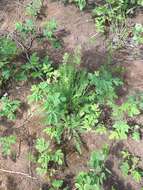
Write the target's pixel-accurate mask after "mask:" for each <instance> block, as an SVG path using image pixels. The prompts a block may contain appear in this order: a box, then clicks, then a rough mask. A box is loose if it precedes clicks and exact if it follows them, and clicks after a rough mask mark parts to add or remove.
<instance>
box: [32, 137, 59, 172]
mask: <svg viewBox="0 0 143 190" xmlns="http://www.w3.org/2000/svg"><path fill="white" fill-rule="evenodd" d="M35 148H36V150H37V151H38V153H39V155H38V159H37V163H38V164H39V167H37V168H36V171H37V173H38V174H39V175H44V174H46V173H49V175H50V176H51V175H53V173H54V169H51V168H50V164H56V165H59V166H61V165H62V164H63V153H62V151H61V150H60V149H58V150H56V151H55V152H53V151H52V150H51V149H50V144H49V142H46V141H45V139H44V138H38V139H37V141H36V145H35Z"/></svg>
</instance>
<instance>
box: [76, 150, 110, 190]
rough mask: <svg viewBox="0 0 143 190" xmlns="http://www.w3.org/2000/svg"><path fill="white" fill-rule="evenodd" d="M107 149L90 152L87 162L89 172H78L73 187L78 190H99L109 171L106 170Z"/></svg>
mask: <svg viewBox="0 0 143 190" xmlns="http://www.w3.org/2000/svg"><path fill="white" fill-rule="evenodd" d="M108 154H109V149H108V147H107V146H105V147H104V148H103V149H102V150H100V151H95V152H92V154H91V158H90V161H89V171H88V172H80V173H79V174H78V176H77V177H76V182H75V187H76V189H78V190H90V189H93V190H101V189H103V183H104V181H105V180H106V179H107V174H108V175H109V174H110V171H109V170H108V169H107V168H106V166H105V162H106V161H107V158H108Z"/></svg>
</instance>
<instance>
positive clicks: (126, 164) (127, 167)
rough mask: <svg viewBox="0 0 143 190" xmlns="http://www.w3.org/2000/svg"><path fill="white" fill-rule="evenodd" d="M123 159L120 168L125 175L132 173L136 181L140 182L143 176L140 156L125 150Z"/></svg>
mask: <svg viewBox="0 0 143 190" xmlns="http://www.w3.org/2000/svg"><path fill="white" fill-rule="evenodd" d="M122 159H123V161H122V163H121V165H120V169H121V171H122V173H123V175H124V176H128V175H131V176H132V178H133V179H134V180H135V181H136V182H140V181H141V178H142V176H143V170H142V169H140V168H139V162H140V158H139V157H136V156H134V155H132V154H131V153H129V152H128V151H126V150H125V151H122Z"/></svg>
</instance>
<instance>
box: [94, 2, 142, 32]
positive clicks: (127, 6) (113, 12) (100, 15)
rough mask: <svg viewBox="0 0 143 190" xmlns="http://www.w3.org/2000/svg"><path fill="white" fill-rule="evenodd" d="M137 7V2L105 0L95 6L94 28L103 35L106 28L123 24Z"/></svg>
mask: <svg viewBox="0 0 143 190" xmlns="http://www.w3.org/2000/svg"><path fill="white" fill-rule="evenodd" d="M138 5H139V2H137V1H130V0H126V1H123V0H119V1H115V0H105V3H103V4H102V5H99V6H96V8H95V9H94V10H93V16H94V17H96V19H95V22H96V28H97V30H98V31H99V32H101V33H105V32H106V31H107V28H108V27H110V26H112V27H114V26H116V27H117V25H118V27H119V26H120V24H122V23H125V20H126V18H127V15H129V14H130V13H131V12H132V11H133V10H134V8H136V7H137V6H138Z"/></svg>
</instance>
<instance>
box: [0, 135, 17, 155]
mask: <svg viewBox="0 0 143 190" xmlns="http://www.w3.org/2000/svg"><path fill="white" fill-rule="evenodd" d="M15 143H16V137H15V136H14V135H10V136H5V137H0V145H1V146H2V154H3V155H4V156H8V155H10V154H11V146H12V145H13V144H15Z"/></svg>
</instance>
